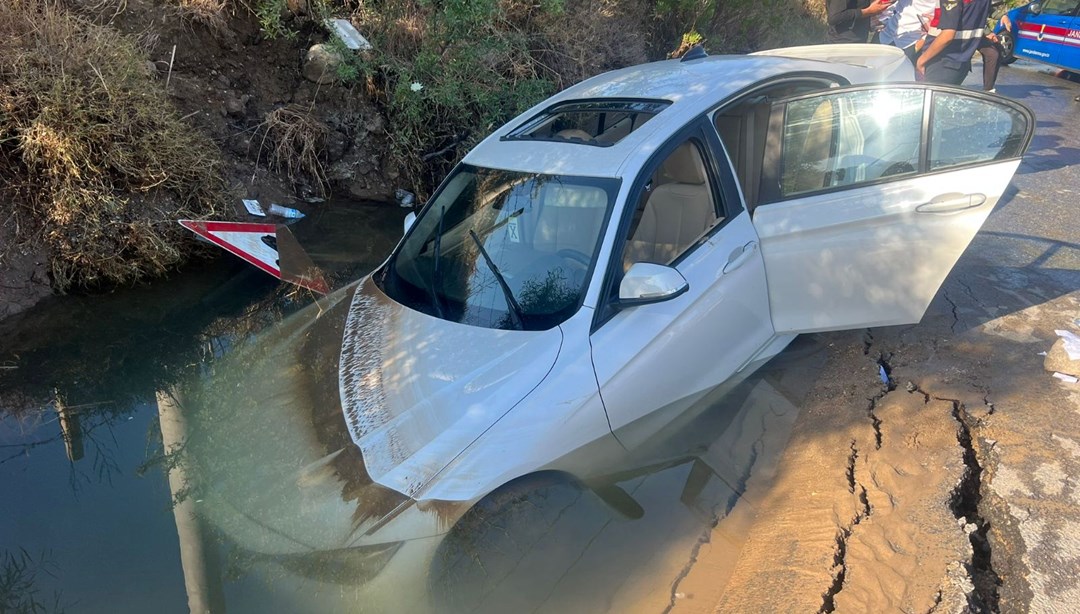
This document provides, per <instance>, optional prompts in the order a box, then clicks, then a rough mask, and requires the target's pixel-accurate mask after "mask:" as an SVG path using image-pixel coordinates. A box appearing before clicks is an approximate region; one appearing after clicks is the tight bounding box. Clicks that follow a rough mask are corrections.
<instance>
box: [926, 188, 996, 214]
mask: <svg viewBox="0 0 1080 614" xmlns="http://www.w3.org/2000/svg"><path fill="white" fill-rule="evenodd" d="M985 202H986V194H960V193H959V192H952V193H949V194H942V195H941V196H935V197H934V198H933V199H932V200H930V202H925V203H923V204H921V205H919V206H918V207H915V212H916V213H937V214H942V213H957V212H958V211H966V210H967V209H974V208H975V207H979V206H982V204H983V203H985Z"/></svg>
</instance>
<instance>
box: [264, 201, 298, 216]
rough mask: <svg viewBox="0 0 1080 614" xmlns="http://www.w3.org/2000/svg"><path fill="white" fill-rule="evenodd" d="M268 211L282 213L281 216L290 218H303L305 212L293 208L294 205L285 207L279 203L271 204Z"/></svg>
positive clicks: (276, 213)
mask: <svg viewBox="0 0 1080 614" xmlns="http://www.w3.org/2000/svg"><path fill="white" fill-rule="evenodd" d="M267 211H269V212H270V213H273V214H274V215H280V216H281V217H288V218H302V217H304V214H303V213H300V212H299V211H297V210H296V209H293V208H292V207H285V206H282V205H279V204H277V203H273V204H271V205H270V208H269V209H267Z"/></svg>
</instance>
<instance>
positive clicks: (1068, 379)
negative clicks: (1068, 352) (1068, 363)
mask: <svg viewBox="0 0 1080 614" xmlns="http://www.w3.org/2000/svg"><path fill="white" fill-rule="evenodd" d="M1054 377H1056V378H1058V379H1059V380H1061V381H1063V382H1065V383H1066V384H1075V383H1077V382H1080V378H1077V377H1076V376H1074V375H1069V374H1067V373H1058V372H1057V371H1054Z"/></svg>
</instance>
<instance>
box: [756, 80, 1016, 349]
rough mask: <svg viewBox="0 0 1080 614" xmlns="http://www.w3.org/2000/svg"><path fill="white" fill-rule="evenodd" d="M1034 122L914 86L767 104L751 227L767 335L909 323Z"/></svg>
mask: <svg viewBox="0 0 1080 614" xmlns="http://www.w3.org/2000/svg"><path fill="white" fill-rule="evenodd" d="M1034 126H1035V118H1034V116H1033V115H1032V113H1031V111H1030V110H1029V109H1028V108H1027V107H1025V106H1023V105H1021V104H1019V103H1016V102H1013V101H1011V100H1007V99H1004V98H1001V97H998V96H993V95H987V94H983V93H980V92H974V91H971V90H965V89H960V88H955V87H947V86H937V85H924V84H915V83H912V84H889V85H876V86H862V87H850V88H841V89H833V90H829V91H827V92H818V93H814V94H809V95H803V96H797V97H793V98H788V99H785V100H780V101H777V102H776V103H774V104H773V107H772V112H771V115H770V119H769V134H768V137H767V144H766V148H765V152H764V157H765V159H764V161H763V162H764V164H763V165H762V169H763V170H762V178H761V199H760V201H759V203H760V204H759V205H758V206H757V207H756V208H755V210H754V217H753V221H754V227H755V229H756V230H757V233H758V235H759V238H760V244H761V253H762V256H763V258H764V261H765V271H766V276H767V279H768V290H769V302H770V310H771V313H772V320H773V325H774V327H775V329H776V332H777V333H780V334H782V333H803V332H813V331H824V330H839V329H846V328H860V327H865V326H885V325H892V324H910V323H915V322H918V321H919V320H920V319H921V318H922V315H923V313H924V312H925V311H926V307H927V306H928V305H929V304H930V301H931V299H933V297H934V295H935V294H936V293H937V290H938V288H939V287H940V286H941V283H942V282H943V281H944V280H945V277H946V276H947V275H948V274H949V271H950V270H952V267H953V265H954V264H956V261H957V259H958V258H959V257H960V254H962V253H963V252H964V249H965V248H966V247H967V245H968V243H970V242H971V239H972V238H973V237H974V236H975V233H976V232H978V230H979V227H980V226H982V223H983V222H984V221H985V220H986V218H987V216H988V215H989V214H990V211H992V210H993V208H994V205H995V204H997V202H998V199H999V198H1001V195H1002V193H1003V192H1004V191H1005V189H1006V187H1007V186H1008V184H1009V181H1010V179H1011V178H1012V176H1013V173H1014V172H1015V171H1016V169H1017V167H1018V166H1019V165H1020V158H1021V156H1022V155H1023V154H1024V152H1025V151H1026V149H1027V146H1028V143H1029V142H1030V140H1031V135H1032V131H1033V130H1034Z"/></svg>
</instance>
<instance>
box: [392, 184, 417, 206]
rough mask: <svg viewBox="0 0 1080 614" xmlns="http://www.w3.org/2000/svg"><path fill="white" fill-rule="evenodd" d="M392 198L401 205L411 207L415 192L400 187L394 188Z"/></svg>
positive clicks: (414, 199) (414, 200)
mask: <svg viewBox="0 0 1080 614" xmlns="http://www.w3.org/2000/svg"><path fill="white" fill-rule="evenodd" d="M394 198H395V199H397V201H398V204H399V205H401V206H402V207H411V206H413V203H415V202H416V194H413V193H412V192H410V191H408V190H403V189H401V188H398V189H396V190H394Z"/></svg>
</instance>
